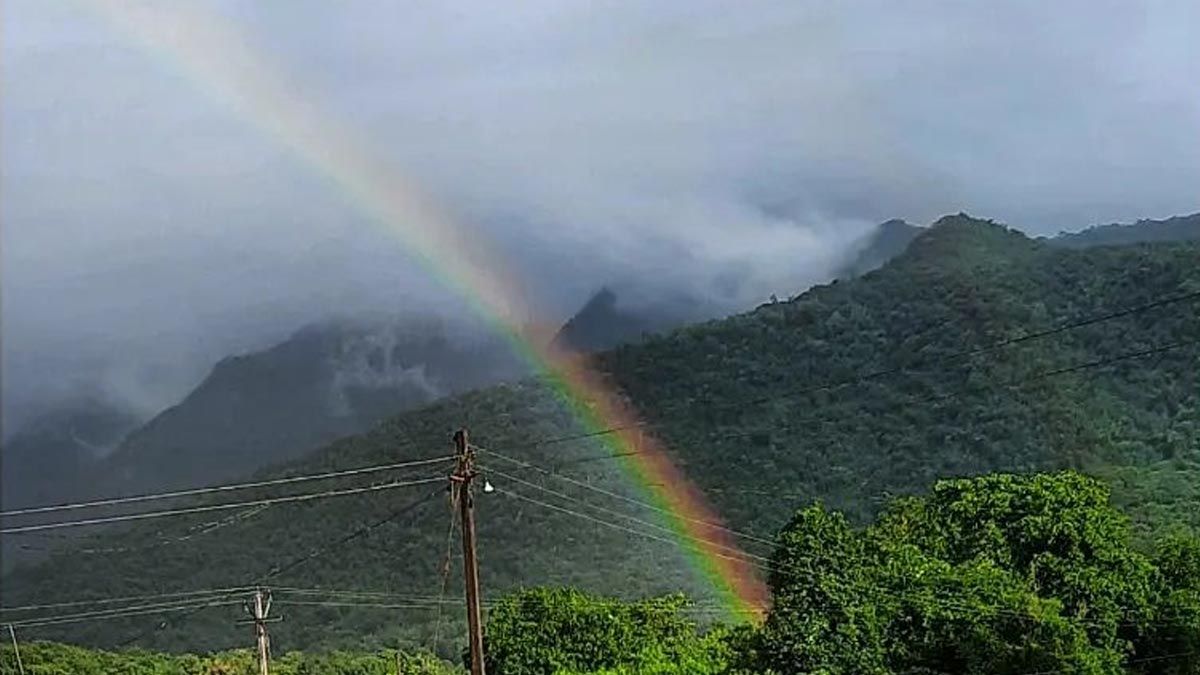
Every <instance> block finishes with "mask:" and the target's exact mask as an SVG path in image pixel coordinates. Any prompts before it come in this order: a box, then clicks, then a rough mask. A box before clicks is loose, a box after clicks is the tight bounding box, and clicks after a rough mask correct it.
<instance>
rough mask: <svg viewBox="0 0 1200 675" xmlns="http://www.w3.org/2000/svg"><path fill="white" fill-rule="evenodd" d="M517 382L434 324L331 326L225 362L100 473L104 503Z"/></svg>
mask: <svg viewBox="0 0 1200 675" xmlns="http://www.w3.org/2000/svg"><path fill="white" fill-rule="evenodd" d="M519 372H520V371H519V370H518V368H517V365H516V362H515V360H514V359H512V357H511V356H509V355H508V354H507V352H506V351H505V350H504V348H503V347H502V345H501V344H500V343H499V342H498V341H491V340H480V339H475V338H466V339H458V338H453V337H450V336H449V335H447V333H446V330H445V327H444V326H443V325H442V324H440V323H438V322H436V321H433V320H420V319H412V318H410V319H405V320H395V321H387V322H331V323H328V324H324V325H318V326H311V327H308V328H306V329H304V330H301V331H299V332H298V333H296V334H295V335H294V336H292V337H291V338H290V339H288V340H286V341H284V342H282V343H280V344H278V345H276V346H274V347H272V348H270V349H267V350H264V351H261V352H256V353H253V354H247V355H244V356H237V357H230V358H227V359H225V360H223V361H221V362H220V363H218V364H217V365H216V367H214V368H213V371H212V373H210V374H209V376H208V377H207V378H206V379H205V380H204V382H202V383H201V384H200V386H199V387H197V388H196V389H195V390H194V391H193V392H192V393H191V394H189V395H188V396H187V398H185V399H184V400H183V401H182V402H180V403H179V405H176V406H174V407H172V408H170V409H168V410H166V411H164V412H163V413H161V414H160V415H158V416H157V417H155V418H154V419H152V420H150V421H149V422H148V423H146V424H145V425H144V426H142V427H141V428H139V429H137V430H135V431H134V432H133V433H132V434H130V436H129V437H128V438H127V439H126V440H125V442H124V443H122V444H121V446H120V447H119V448H118V449H117V451H116V452H114V453H113V455H112V457H111V458H110V459H109V460H108V461H107V462H106V463H105V465H104V466H103V467H100V469H99V470H100V472H101V475H102V476H103V486H104V489H105V490H107V491H108V492H113V491H116V492H130V491H145V490H161V489H165V488H170V487H179V486H194V485H203V484H206V483H210V482H213V481H220V480H225V479H227V478H232V477H234V476H239V475H245V474H247V473H249V472H251V471H254V470H257V469H259V468H261V467H264V466H268V465H270V464H274V463H278V462H282V461H286V460H290V459H295V458H297V457H300V456H302V455H304V454H305V453H307V452H309V451H311V450H314V449H316V448H318V447H320V446H322V445H324V444H326V443H329V442H330V441H332V440H334V439H336V438H339V437H342V436H346V435H348V434H352V433H356V432H359V431H362V430H364V429H367V428H369V427H370V426H371V425H373V424H375V423H376V422H378V421H379V420H380V419H383V418H384V417H386V416H388V415H392V414H395V413H396V412H397V411H402V410H407V409H411V408H414V407H418V406H421V405H424V404H427V403H429V402H430V401H432V400H434V399H436V398H439V397H442V396H446V395H448V394H452V393H455V392H461V391H465V390H467V389H471V388H474V387H478V386H483V385H485V384H492V383H495V382H497V381H499V380H501V379H504V378H506V377H515V376H517V374H518V373H519Z"/></svg>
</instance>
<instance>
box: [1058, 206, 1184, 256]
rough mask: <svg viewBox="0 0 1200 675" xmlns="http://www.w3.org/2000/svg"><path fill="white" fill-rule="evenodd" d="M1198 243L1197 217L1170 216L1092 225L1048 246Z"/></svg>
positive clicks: (1064, 233)
mask: <svg viewBox="0 0 1200 675" xmlns="http://www.w3.org/2000/svg"><path fill="white" fill-rule="evenodd" d="M1196 240H1200V213H1193V214H1192V215H1190V216H1173V217H1171V218H1167V219H1165V220H1151V219H1148V218H1147V219H1143V220H1139V221H1137V222H1136V223H1132V224H1129V223H1113V224H1111V225H1095V226H1093V227H1089V228H1087V229H1085V230H1081V231H1079V232H1060V233H1059V234H1058V235H1056V236H1054V237H1051V238H1050V239H1049V242H1050V243H1051V244H1053V245H1055V246H1065V247H1067V248H1088V247H1090V246H1120V245H1122V244H1141V243H1150V242H1157V241H1196Z"/></svg>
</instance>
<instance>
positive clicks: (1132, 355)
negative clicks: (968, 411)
mask: <svg viewBox="0 0 1200 675" xmlns="http://www.w3.org/2000/svg"><path fill="white" fill-rule="evenodd" d="M1197 344H1200V340H1183V341H1179V342H1173V343H1168V344H1164V345H1159V346H1156V347H1151V348H1148V349H1141V350H1136V351H1132V352H1126V353H1123V354H1118V355H1116V356H1112V357H1106V358H1101V359H1096V360H1093V361H1088V362H1084V363H1080V364H1075V365H1072V366H1066V367H1063V368H1056V369H1052V370H1047V371H1041V372H1038V373H1034V374H1032V375H1030V376H1026V377H1021V378H1015V379H1012V380H1009V381H1007V382H1003V383H1001V384H1000V386H1001V387H1007V388H1015V387H1019V386H1021V385H1024V384H1028V383H1031V382H1037V381H1041V380H1045V379H1049V378H1052V377H1059V376H1062V375H1068V374H1071V373H1075V372H1080V371H1083V370H1089V369H1093V368H1101V367H1104V366H1109V365H1114V364H1117V363H1121V362H1124V361H1130V360H1135V359H1140V358H1146V357H1148V356H1155V355H1162V354H1166V353H1168V352H1172V351H1176V350H1179V349H1183V348H1186V347H1191V346H1195V345H1197ZM970 393H972V390H971V389H966V390H960V391H953V392H947V393H940V394H931V395H925V396H913V395H905V396H904V398H905V402H906V403H930V402H937V401H942V400H948V399H953V398H958V397H961V396H966V395H968V394H970ZM790 396H791V395H790V394H784V395H781V396H779V397H777V400H783V399H785V398H789V397H790ZM826 418H827V415H821V414H816V415H808V416H805V417H803V418H801V419H799V420H791V422H792V423H797V422H806V421H814V420H822V419H826ZM672 426H674V425H673V424H671V423H669V422H665V423H664V422H650V421H645V422H640V423H635V424H627V425H618V426H613V427H608V428H605V429H600V430H597V431H594V432H591V433H588V434H578V435H573V436H563V437H559V438H555V439H550V440H552V441H555V442H559V441H567V440H579V439H581V438H592V437H596V436H604V435H608V434H614V433H619V432H621V431H627V430H630V429H636V428H647V427H653V428H658V429H668V428H670V427H672ZM762 433H763V432H762V431H761V430H752V431H736V432H729V433H710V434H706V436H705V437H706V438H708V439H709V440H723V439H731V438H744V437H749V436H758V435H761V434H762ZM540 445H545V444H544V443H541V442H532V443H528V444H525V445H523V446H522V447H525V448H534V447H539V446H540ZM475 447H477V448H478V447H479V446H475ZM479 449H480V450H484V451H486V452H490V453H492V454H496V451H495V450H488V449H484V448H479ZM646 453H647V451H645V450H634V451H627V452H620V453H608V454H604V455H595V456H592V457H583V458H577V459H573V460H567V461H565V462H562V463H561V465H564V466H565V465H571V464H577V463H583V462H591V461H601V460H605V459H614V458H619V457H628V456H635V455H642V454H646ZM539 470H542V471H548V469H544V468H542V467H539ZM622 498H623V497H622Z"/></svg>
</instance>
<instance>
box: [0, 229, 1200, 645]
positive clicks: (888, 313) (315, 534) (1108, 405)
mask: <svg viewBox="0 0 1200 675" xmlns="http://www.w3.org/2000/svg"><path fill="white" fill-rule="evenodd" d="M1197 261H1200V243H1197V242H1176V243H1161V244H1153V245H1139V246H1112V247H1096V248H1088V249H1081V250H1076V249H1071V248H1066V247H1057V246H1053V245H1051V244H1049V243H1047V242H1046V241H1044V240H1034V239H1030V238H1028V237H1026V236H1024V235H1023V234H1021V233H1020V232H1017V231H1014V230H1011V229H1009V228H1006V227H1003V226H1001V225H997V224H995V223H991V222H989V221H980V220H976V219H973V218H970V217H968V216H965V215H961V214H960V215H958V216H950V217H946V218H943V219H941V220H939V221H938V222H937V223H935V224H934V225H932V226H931V227H929V228H927V229H926V230H924V231H923V232H921V233H920V234H919V236H917V237H916V238H915V239H914V240H913V241H912V242H911V243H910V245H909V246H908V247H907V249H906V250H905V252H904V253H903V254H901V255H900V256H898V257H896V258H894V259H892V260H891V261H890V262H888V263H887V264H885V265H884V266H882V267H881V268H879V269H878V270H875V271H874V272H872V273H870V274H866V275H863V276H861V277H858V278H854V279H849V280H842V281H837V282H834V283H831V284H828V285H824V286H818V287H815V288H813V289H811V290H809V291H807V292H805V293H803V294H801V295H799V296H798V297H796V298H794V299H791V300H788V301H784V302H773V303H770V304H766V305H763V306H761V307H758V308H757V309H755V310H753V311H750V312H747V313H744V314H740V315H736V316H732V317H729V318H727V319H722V320H716V321H709V322H705V323H703V324H698V325H692V326H687V327H684V328H680V329H677V330H674V331H671V332H669V333H666V334H662V335H656V336H651V337H648V338H647V339H645V340H644V341H642V342H640V343H638V344H632V345H623V346H620V347H618V348H616V349H613V350H610V351H607V352H602V353H599V354H596V355H594V357H592V362H593V364H594V366H595V367H596V368H597V369H599V370H600V371H602V372H603V373H604V374H605V376H606V377H607V378H608V379H609V380H610V381H611V382H612V383H613V384H614V386H616V387H618V388H619V390H620V391H621V393H622V395H623V396H624V397H625V398H627V399H628V400H629V402H630V403H631V405H632V406H634V407H635V408H636V409H637V410H639V411H640V413H641V415H642V417H643V421H644V423H645V427H644V429H645V433H648V434H653V435H654V436H655V437H657V438H658V439H660V440H661V441H662V442H663V443H664V444H665V445H666V447H668V448H670V452H671V454H672V457H673V459H674V461H675V463H676V464H677V465H678V467H679V468H680V469H681V471H683V472H684V474H685V475H686V476H688V478H689V479H690V480H691V481H692V482H694V483H695V484H696V485H697V486H698V488H699V490H700V491H701V493H703V494H704V495H705V496H706V498H707V499H708V500H709V501H710V503H711V504H712V505H713V506H714V507H715V508H716V509H717V511H718V512H719V513H720V514H722V516H723V517H724V518H725V519H726V520H727V522H728V523H729V525H730V526H731V527H733V528H735V529H737V530H739V531H742V532H746V533H750V534H753V535H755V536H757V537H760V538H771V537H773V535H774V533H775V532H776V531H778V529H779V527H780V526H781V525H782V524H783V523H784V522H785V521H786V519H787V518H788V517H789V515H790V514H791V513H792V512H793V510H794V509H795V508H797V507H799V506H801V505H804V504H808V503H810V502H811V501H813V500H821V501H823V502H824V503H825V504H826V505H827V506H828V507H830V508H833V509H838V510H842V511H845V512H847V513H848V514H849V515H850V516H851V517H852V518H855V519H857V520H859V521H865V520H867V519H868V518H870V517H871V516H872V515H873V514H874V513H875V511H876V509H877V507H878V504H879V502H880V500H881V499H882V498H884V497H885V496H888V495H900V494H911V493H914V492H918V491H921V490H924V489H926V488H927V487H928V486H929V485H930V484H931V483H932V482H933V481H934V480H936V479H938V478H945V477H952V476H967V475H974V474H979V473H984V472H989V471H1014V472H1027V471H1038V470H1051V469H1059V468H1076V469H1080V470H1083V471H1085V472H1088V473H1092V474H1096V475H1099V476H1100V477H1102V478H1104V479H1106V480H1108V481H1109V482H1110V483H1111V485H1112V486H1113V490H1114V500H1116V501H1117V502H1119V504H1121V505H1122V506H1123V507H1124V508H1127V509H1128V510H1129V511H1130V512H1131V513H1133V514H1134V518H1135V526H1136V527H1137V528H1139V531H1140V532H1143V533H1145V532H1147V531H1149V530H1150V529H1152V528H1158V529H1161V528H1167V527H1176V526H1178V527H1187V526H1190V527H1197V526H1200V501H1198V500H1200V494H1197V490H1196V487H1195V486H1196V485H1200V368H1198V367H1197V365H1198V362H1200V350H1198V348H1197V341H1198V340H1200V312H1198V311H1196V310H1197V305H1198V304H1200V301H1197V300H1196V299H1195V297H1194V295H1193V296H1189V297H1191V298H1192V299H1191V300H1188V301H1182V300H1176V301H1174V302H1173V303H1172V304H1167V305H1162V304H1159V305H1151V303H1160V302H1161V301H1163V300H1164V299H1169V298H1179V297H1182V294H1189V293H1191V294H1195V293H1200V265H1197ZM1144 306H1150V308H1148V309H1143V310H1137V311H1121V310H1126V309H1128V308H1137V307H1144ZM1098 316H1108V317H1109V318H1108V319H1106V320H1103V321H1088V322H1084V321H1081V319H1085V318H1088V317H1098ZM1072 323H1077V324H1079V325H1076V326H1074V327H1072V328H1069V329H1067V328H1063V327H1064V326H1065V325H1070V324H1072ZM1030 336H1039V337H1030ZM998 341H1008V342H1007V343H1006V344H1005V346H1003V347H995V346H994V345H996V344H997V342H998ZM561 400H562V399H561V396H560V390H559V388H558V387H557V386H556V384H555V383H551V382H543V381H540V380H526V381H521V382H518V383H513V384H509V385H503V386H498V387H493V388H488V389H482V390H477V391H472V392H469V393H466V394H463V395H459V396H453V397H450V398H447V399H443V400H441V401H438V402H436V403H434V404H433V405H431V406H429V407H425V408H421V409H419V410H413V411H409V412H406V413H402V414H400V415H397V416H393V417H390V418H388V419H386V420H385V421H383V422H382V423H381V424H379V425H377V426H376V427H374V428H373V429H372V430H370V431H369V432H367V433H365V434H361V435H358V436H352V437H348V438H344V439H341V440H338V441H335V442H334V443H332V444H331V445H328V446H326V447H324V448H323V449H321V450H319V451H317V452H315V453H312V454H310V455H307V456H305V457H303V458H301V459H299V460H296V461H292V462H289V463H288V464H286V465H283V466H279V467H276V468H275V469H273V470H271V471H269V472H266V473H261V474H259V476H261V477H268V476H299V475H306V474H313V473H318V472H324V471H330V470H335V469H343V468H350V467H360V466H367V465H378V464H385V463H394V462H399V461H404V460H418V459H422V458H430V457H437V456H440V455H448V454H449V436H450V433H451V432H452V431H453V430H454V429H455V428H457V427H459V426H461V425H465V426H468V427H469V428H470V429H471V434H472V439H473V440H474V441H475V443H476V444H478V445H479V446H480V447H482V448H484V449H486V450H490V451H492V452H483V451H481V455H480V470H481V471H482V473H483V476H484V478H485V479H486V480H487V481H489V482H490V483H491V484H493V485H494V486H495V487H496V488H497V489H496V491H494V492H493V493H490V494H489V493H481V494H480V495H479V496H478V498H477V501H476V506H477V519H478V523H479V532H478V538H479V546H480V560H481V563H480V564H481V574H482V580H483V581H482V583H483V588H484V593H485V597H488V598H493V597H495V596H496V595H497V594H499V593H503V592H504V591H506V590H511V589H513V588H516V587H519V586H522V585H529V584H535V583H536V584H572V585H577V586H580V587H583V588H586V589H590V590H594V591H599V592H604V593H614V594H618V595H623V596H631V595H633V596H638V595H644V594H647V593H653V592H662V591H665V590H683V591H686V592H688V593H691V594H694V595H696V596H697V597H699V598H700V599H701V600H702V601H703V600H708V601H712V600H713V599H714V595H713V591H712V590H711V588H710V586H709V585H708V583H707V582H706V581H705V580H706V579H707V578H708V577H707V576H706V574H707V573H706V572H705V571H704V570H705V568H704V567H703V566H700V567H697V566H696V565H695V564H694V562H695V561H694V558H693V557H692V556H690V555H689V554H688V553H687V552H686V550H685V547H680V546H677V545H675V544H672V543H671V541H672V539H673V538H674V535H664V534H662V532H661V531H658V530H648V529H647V528H646V527H645V525H644V524H637V523H634V522H633V521H628V522H627V521H624V520H618V518H617V517H615V516H614V515H612V512H613V511H620V512H623V513H626V514H628V515H629V516H631V517H635V518H638V519H641V520H643V521H649V522H652V523H663V521H662V520H660V519H659V518H660V516H659V514H658V513H657V512H655V511H653V510H651V509H648V508H644V507H637V506H634V505H632V504H631V503H630V502H629V501H627V500H629V499H633V500H640V499H644V498H645V495H644V494H643V493H642V492H641V491H640V490H639V488H638V486H637V484H636V483H635V482H633V481H631V480H630V479H629V478H628V473H627V471H626V469H624V468H623V467H624V466H625V464H624V463H625V462H627V461H628V459H627V458H623V457H615V458H614V457H611V452H612V450H611V449H609V448H607V447H606V446H605V445H604V440H605V439H604V436H603V435H602V434H601V435H596V434H594V433H590V432H593V431H594V430H593V429H591V428H587V427H582V428H581V427H580V426H579V425H578V424H577V423H576V422H575V421H574V418H573V417H572V416H571V415H570V414H569V413H568V412H567V411H566V410H565V409H564V408H563V406H562V405H561ZM496 453H501V454H502V455H506V456H510V457H513V458H515V459H518V460H520V461H523V462H527V463H528V464H530V465H534V466H538V467H541V468H542V469H543V470H544V471H551V472H556V473H560V474H563V475H566V476H569V477H571V478H572V479H574V480H576V481H578V483H566V482H562V481H557V480H555V479H553V478H551V477H549V476H546V475H545V474H544V473H542V472H540V471H536V470H531V469H529V468H528V466H525V465H521V464H513V463H511V462H507V461H506V460H504V459H502V458H501V455H500V454H496ZM447 469H448V467H444V466H427V467H413V468H409V469H398V470H395V471H393V472H388V473H385V474H380V475H373V476H365V475H364V476H346V477H344V478H340V479H338V480H336V481H329V482H323V483H320V484H319V487H318V486H317V484H309V485H306V486H305V489H306V490H307V491H309V492H314V491H316V490H319V489H320V490H324V489H334V488H341V487H350V486H359V487H365V486H370V485H378V484H379V483H382V482H385V481H389V480H401V481H409V480H415V479H419V478H425V477H428V478H437V477H438V476H444V475H445V474H446V471H447ZM580 483H583V484H586V485H590V486H592V487H594V488H598V489H600V490H604V491H608V492H611V493H613V494H616V495H619V498H612V499H609V498H607V497H606V496H605V495H603V494H601V493H597V492H595V491H592V490H586V489H584V488H583V487H581V485H580ZM539 486H541V487H545V488H549V489H552V490H554V491H556V492H557V493H558V495H557V496H556V495H555V494H553V493H549V492H542V491H541V490H539ZM298 489H299V488H296V487H290V486H276V487H272V488H264V489H261V490H249V491H241V492H238V493H237V494H238V497H239V498H240V499H242V500H248V499H251V498H252V496H253V497H254V498H258V497H262V496H267V495H276V494H282V493H294V492H295V491H297V490H298ZM439 489H441V484H440V481H438V482H434V483H430V484H421V485H413V486H409V487H397V488H395V489H393V490H386V491H373V492H367V493H361V494H352V495H345V496H337V497H329V498H327V499H321V500H314V501H306V502H299V503H283V504H276V505H272V506H269V507H267V508H265V509H263V508H261V507H250V506H246V507H244V508H243V509H238V510H235V511H224V512H217V513H215V514H213V513H198V514H195V515H193V516H185V517H178V518H169V519H161V520H157V521H149V522H147V523H144V524H142V525H136V526H132V527H128V528H125V529H121V530H117V529H115V528H114V529H112V530H108V531H100V532H97V533H96V534H95V535H93V536H92V537H90V538H89V539H88V540H87V541H84V542H82V543H79V544H70V545H68V546H66V547H64V548H63V550H61V551H59V552H58V553H55V554H54V555H52V556H51V557H50V558H49V559H48V560H47V561H45V562H44V563H41V564H39V565H36V566H26V567H22V568H20V569H17V570H16V571H14V572H13V573H11V574H10V575H8V576H7V577H5V578H4V579H3V594H4V597H3V600H4V604H6V605H8V606H12V605H18V604H27V603H47V602H55V601H59V600H79V599H86V598H97V597H113V596H124V595H139V594H150V593H164V592H170V591H185V590H192V589H200V588H223V587H229V586H232V585H242V584H247V583H251V581H252V580H255V579H258V578H260V577H261V576H262V575H264V573H270V571H271V570H277V571H278V573H276V574H275V575H274V576H272V577H270V579H269V583H270V584H271V585H273V586H276V587H281V586H290V587H302V588H321V589H347V590H354V591H380V592H388V593H396V594H404V595H406V596H408V597H412V596H418V595H419V596H424V597H427V596H429V595H431V594H432V595H437V594H439V593H440V592H441V591H440V589H442V588H443V577H442V575H441V574H440V572H439V571H440V570H442V569H444V568H443V565H444V562H445V560H446V559H447V558H446V552H447V550H449V551H452V552H453V551H454V550H455V548H456V547H455V546H450V547H449V548H448V547H447V545H448V543H453V540H451V542H448V541H447V535H448V534H451V535H453V530H452V529H450V527H449V525H450V513H449V509H448V508H447V505H446V502H445V498H444V496H442V493H440V492H438V490H439ZM514 495H520V497H517V496H514ZM564 495H565V498H564ZM567 498H569V500H568V499H567ZM232 499H233V497H232V496H230V495H222V496H221V499H220V500H219V501H230V500H232ZM422 499H424V500H425V501H421V500H422ZM184 503H185V504H187V503H199V504H204V503H208V502H207V501H206V500H205V499H198V500H197V501H196V502H184ZM587 504H594V505H598V506H602V507H604V508H606V509H608V511H595V510H591V509H590V507H589V506H588V505H587ZM410 507H411V508H410ZM579 514H582V515H583V516H586V518H585V517H580V515H579ZM589 518H590V519H589ZM597 520H600V521H608V522H610V525H609V526H607V527H606V526H603V525H601V524H600V523H598V522H596V521H597ZM26 522H28V521H26ZM6 524H8V523H6ZM663 524H664V525H665V523H663ZM630 530H638V531H642V532H644V533H646V535H647V536H644V537H643V536H636V535H634V534H632V533H631V532H630ZM743 545H744V546H746V547H747V548H749V549H751V550H753V551H755V552H757V553H766V552H767V551H768V550H769V549H765V548H760V547H759V546H758V545H757V544H756V543H755V542H754V541H753V540H746V541H744V542H743ZM84 551H91V552H84ZM449 559H450V560H451V561H452V562H454V563H456V561H457V559H458V558H457V555H456V554H454V555H451V556H450V558H449ZM446 578H448V579H449V582H450V586H449V588H450V589H452V590H451V591H450V595H449V597H453V598H459V597H461V594H460V593H458V592H457V589H458V588H460V587H461V586H460V584H459V583H458V580H459V579H461V576H460V572H459V570H458V568H457V566H456V564H455V565H452V566H451V570H450V573H449V576H448V577H446ZM282 610H283V611H285V612H287V618H288V620H287V621H286V622H284V623H283V624H280V625H279V626H278V627H276V628H274V629H273V633H272V635H273V637H274V639H275V640H277V642H278V644H279V648H280V649H287V648H289V647H293V646H300V645H303V646H305V647H308V648H319V647H332V646H378V645H384V644H386V645H389V646H395V644H396V640H397V639H398V638H400V639H401V640H402V643H404V644H414V643H415V644H424V645H431V644H433V636H434V634H440V635H442V636H443V638H444V637H445V636H447V635H457V634H459V631H461V630H462V622H461V612H459V611H455V612H452V613H449V614H448V616H441V617H440V618H439V613H438V612H435V611H433V610H431V609H428V608H422V607H412V608H404V607H394V608H391V609H385V608H380V609H370V608H348V607H317V606H291V607H284V608H282ZM235 614H236V612H234V611H232V610H230V609H228V608H225V607H212V608H209V609H205V610H203V611H198V612H196V613H195V614H192V615H186V616H182V617H180V618H176V619H172V618H171V615H170V614H162V615H157V614H152V615H150V616H148V617H133V618H123V619H112V620H106V621H101V622H86V623H80V624H73V625H70V626H66V627H53V626H46V627H43V628H40V629H38V635H39V637H44V638H47V639H52V638H69V639H71V640H73V641H79V642H84V643H93V644H102V645H112V644H115V643H119V642H125V641H127V640H129V639H130V638H136V640H135V642H136V644H138V645H142V646H154V647H166V648H171V649H180V648H203V649H211V648H218V647H228V646H232V645H237V644H242V643H243V642H244V641H245V636H244V633H243V632H239V631H241V630H242V629H239V628H236V627H234V626H233V625H232V619H233V618H236V617H235ZM160 621H161V622H162V623H161V627H160V628H157V629H156V628H155V626H156V625H159V622H160ZM439 626H440V629H439ZM442 646H443V649H446V648H447V645H446V644H445V640H444V639H443V644H442Z"/></svg>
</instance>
